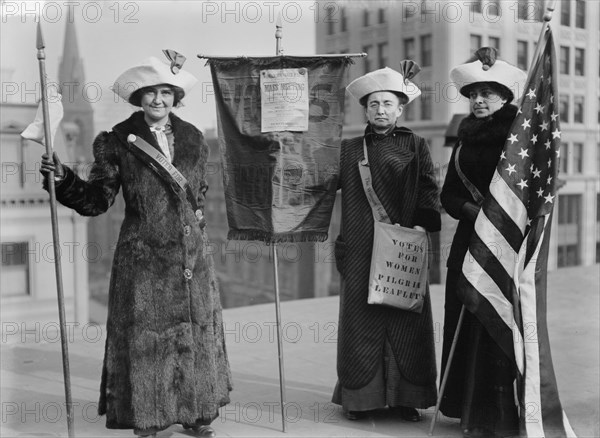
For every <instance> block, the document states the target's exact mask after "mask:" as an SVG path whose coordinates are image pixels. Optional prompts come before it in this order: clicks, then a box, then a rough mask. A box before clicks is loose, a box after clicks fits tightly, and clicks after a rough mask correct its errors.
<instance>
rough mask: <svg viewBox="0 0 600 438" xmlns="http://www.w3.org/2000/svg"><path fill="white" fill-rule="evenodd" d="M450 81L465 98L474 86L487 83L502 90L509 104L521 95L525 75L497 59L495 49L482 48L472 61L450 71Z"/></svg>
mask: <svg viewBox="0 0 600 438" xmlns="http://www.w3.org/2000/svg"><path fill="white" fill-rule="evenodd" d="M450 79H451V80H452V82H454V83H455V84H456V85H457V87H458V88H459V90H460V94H462V95H463V96H465V97H469V92H470V91H471V88H472V87H473V86H474V85H475V84H478V83H488V84H492V85H496V86H497V87H498V88H499V89H500V90H502V91H503V92H504V94H506V96H505V97H506V98H507V99H508V101H509V102H510V101H512V100H513V99H515V100H518V99H519V98H520V97H521V95H522V94H523V88H524V87H525V80H526V79H527V74H526V73H525V72H524V71H523V70H521V69H520V68H517V67H515V66H514V65H512V64H509V63H508V62H506V61H502V60H501V59H497V52H496V49H495V48H493V47H482V48H480V49H479V50H477V52H475V59H474V60H472V61H470V62H467V63H466V64H461V65H459V66H458V67H456V68H454V69H452V71H450Z"/></svg>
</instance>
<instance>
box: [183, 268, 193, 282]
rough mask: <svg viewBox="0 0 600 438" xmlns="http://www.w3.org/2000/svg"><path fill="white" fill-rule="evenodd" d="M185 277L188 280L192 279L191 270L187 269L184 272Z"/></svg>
mask: <svg viewBox="0 0 600 438" xmlns="http://www.w3.org/2000/svg"><path fill="white" fill-rule="evenodd" d="M183 276H184V277H185V279H186V280H191V279H192V271H191V270H190V269H187V268H186V269H185V271H183Z"/></svg>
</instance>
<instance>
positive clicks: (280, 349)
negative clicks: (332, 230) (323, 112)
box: [271, 14, 285, 433]
mask: <svg viewBox="0 0 600 438" xmlns="http://www.w3.org/2000/svg"><path fill="white" fill-rule="evenodd" d="M281 37H282V25H281V14H279V16H278V17H277V24H276V25H275V41H276V42H275V54H276V55H278V56H280V55H282V54H283V48H282V47H281ZM281 171H282V178H281V180H280V184H281V186H280V193H281V189H282V188H283V167H282V169H281ZM279 201H280V202H282V197H281V196H280V198H279ZM271 247H272V251H273V279H274V285H275V318H276V320H277V353H278V357H279V398H280V401H281V430H282V431H283V432H284V433H285V374H284V361H283V342H282V333H281V307H280V299H279V272H278V266H277V265H278V264H279V260H278V256H277V244H276V243H275V242H273V243H272V244H271Z"/></svg>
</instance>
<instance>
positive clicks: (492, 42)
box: [488, 37, 500, 54]
mask: <svg viewBox="0 0 600 438" xmlns="http://www.w3.org/2000/svg"><path fill="white" fill-rule="evenodd" d="M488 46H490V47H493V48H494V49H496V50H497V51H498V54H500V38H498V37H489V38H488Z"/></svg>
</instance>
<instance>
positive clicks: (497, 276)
mask: <svg viewBox="0 0 600 438" xmlns="http://www.w3.org/2000/svg"><path fill="white" fill-rule="evenodd" d="M480 216H482V215H480ZM469 251H470V254H469V256H468V257H465V260H464V262H463V263H467V262H470V261H471V260H472V258H474V259H475V260H476V261H477V263H479V265H480V266H481V267H482V268H483V269H485V271H486V274H487V275H488V276H490V277H491V278H492V280H493V281H494V283H496V285H497V286H498V289H499V290H500V291H501V292H502V294H503V295H504V298H506V300H508V302H509V303H511V305H512V304H513V303H518V302H519V296H518V289H517V287H516V285H515V283H514V280H513V278H512V277H511V275H510V274H509V273H508V272H506V270H505V269H504V267H503V266H502V264H501V263H500V261H499V260H498V258H497V257H496V256H495V252H494V251H496V252H500V250H498V248H497V247H496V246H495V245H493V247H492V248H490V247H489V246H487V245H486V244H485V243H484V242H483V241H482V240H481V239H480V237H479V235H477V234H475V235H474V236H473V238H472V239H471V244H470V248H469ZM470 255H472V256H473V257H470ZM512 260H513V264H516V260H517V254H516V253H513V254H512ZM513 270H514V268H513ZM513 318H514V319H515V321H516V322H517V323H518V324H517V327H519V329H521V327H522V326H521V310H520V308H519V306H514V305H513ZM522 333H523V332H522V330H521V334H522Z"/></svg>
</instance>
